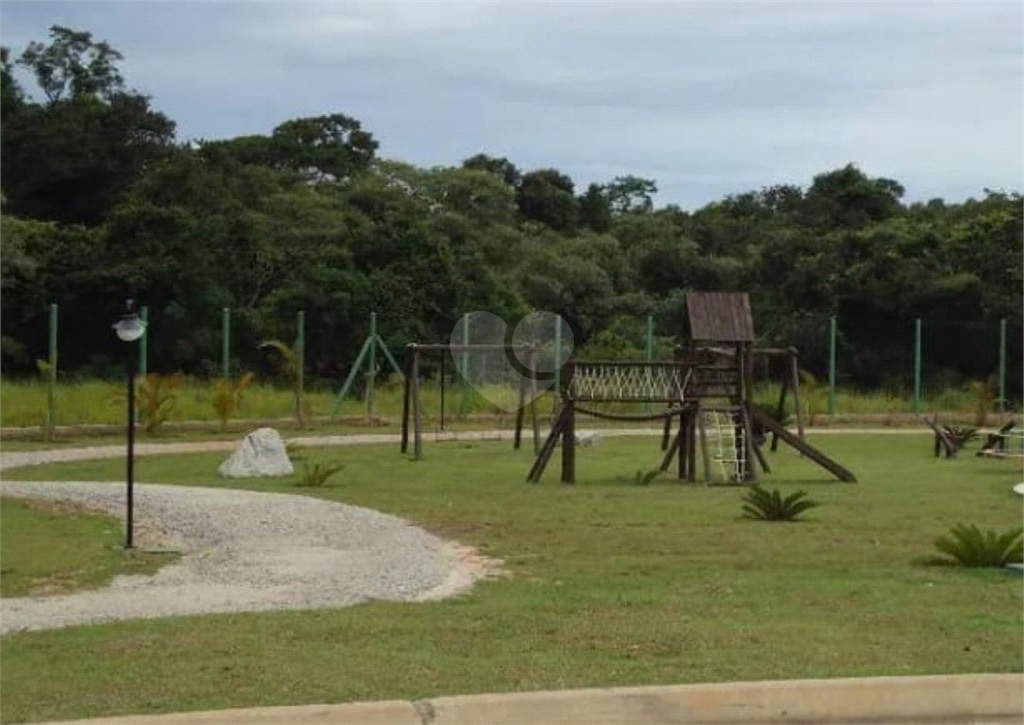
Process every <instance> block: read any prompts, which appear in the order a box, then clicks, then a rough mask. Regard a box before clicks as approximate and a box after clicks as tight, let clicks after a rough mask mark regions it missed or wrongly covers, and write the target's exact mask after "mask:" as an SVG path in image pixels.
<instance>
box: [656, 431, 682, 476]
mask: <svg viewBox="0 0 1024 725" xmlns="http://www.w3.org/2000/svg"><path fill="white" fill-rule="evenodd" d="M682 434H683V431H682V429H681V428H680V430H679V432H678V433H676V435H675V437H674V438H673V439H672V442H671V443H670V444H669V445H668V446H667V448H668V450H667V451H666V453H665V455H664V457H663V458H662V459H661V470H662V471H667V470H668V467H669V466H670V465H671V464H672V459H673V458H674V457H675V455H676V451H677V450H679V437H680V436H681V435H682Z"/></svg>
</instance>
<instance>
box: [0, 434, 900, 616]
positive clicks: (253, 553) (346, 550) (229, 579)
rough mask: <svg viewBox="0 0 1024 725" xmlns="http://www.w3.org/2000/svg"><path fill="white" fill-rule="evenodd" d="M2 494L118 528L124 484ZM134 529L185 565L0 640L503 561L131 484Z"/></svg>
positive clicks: (288, 501)
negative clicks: (96, 513) (92, 513)
mask: <svg viewBox="0 0 1024 725" xmlns="http://www.w3.org/2000/svg"><path fill="white" fill-rule="evenodd" d="M821 432H825V431H821ZM829 432H832V431H829ZM836 432H838V431H836ZM886 432H896V431H893V430H891V429H890V430H886ZM654 434H660V430H658V429H653V428H648V429H643V428H639V429H638V428H634V429H620V430H607V429H601V430H600V435H602V436H619V435H654ZM509 437H511V432H510V431H473V432H460V433H447V434H430V435H428V436H425V439H426V440H428V441H430V440H433V441H437V440H456V439H463V440H480V439H493V440H497V439H508V438H509ZM294 440H295V442H296V443H299V444H301V445H306V446H332V445H358V444H372V443H376V444H382V443H396V442H397V441H398V436H396V435H389V434H383V435H354V436H324V437H310V438H298V439H294ZM237 445H238V443H237V441H206V442H188V443H171V444H141V445H139V446H138V447H137V448H136V453H137V454H138V455H149V454H156V453H192V452H201V451H230V450H233V449H234V448H235V447H236V446H237ZM123 455H124V447H123V446H102V447H94V448H69V449H57V450H50V451H16V452H11V453H4V454H2V455H0V470H2V469H8V468H11V467H14V466H22V465H37V464H42V463H50V462H57V461H73V460H86V459H91V458H109V457H120V456H123ZM0 492H2V493H3V494H11V495H21V496H30V497H33V498H44V499H52V500H68V501H73V502H76V503H79V504H82V505H84V506H87V507H90V508H95V509H98V510H103V511H107V512H109V513H112V514H114V515H116V516H118V517H119V518H120V519H122V520H123V518H124V509H125V503H124V484H123V482H120V481H119V482H113V483H104V482H13V481H4V482H3V484H2V486H0ZM135 526H136V541H137V544H138V545H139V546H141V547H146V548H150V547H159V548H167V549H173V550H175V551H179V552H181V553H182V554H183V557H182V559H180V560H179V561H178V562H177V563H175V564H171V565H168V566H166V567H164V568H162V569H161V570H160V571H159V572H157V573H156V574H155V575H153V576H142V575H139V576H122V577H118V578H116V579H115V580H114V582H113V583H112V584H111V585H110V586H108V587H106V588H104V589H100V590H94V591H87V592H78V593H75V594H69V595H58V596H39V597H23V598H15V599H7V598H5V599H2V600H0V607H2V609H0V633H7V632H13V631H19V630H34V629H53V628H59V627H66V626H71V625H77V624H90V623H99V622H106V621H111V620H117V619H144V618H152V617H164V616H183V615H193V614H208V613H218V612H242V611H267V610H274V609H315V608H327V607H341V606H348V605H352V604H357V603H359V602H365V601H369V600H389V601H425V600H430V599H440V598H443V597H447V596H452V595H454V594H457V593H459V592H463V591H466V590H467V589H469V588H471V587H472V586H473V584H474V583H475V582H476V581H478V580H479V579H481V578H485V577H488V576H493V575H496V574H499V573H500V571H501V569H500V562H498V561H495V560H491V559H486V558H484V557H482V556H480V555H479V554H477V553H476V552H474V551H473V550H472V549H469V548H466V547H462V546H460V545H458V544H456V543H454V542H448V541H444V540H442V539H440V538H438V537H436V536H433V535H431V534H428V533H427V532H425V531H423V530H422V529H419V528H417V527H415V526H412V525H411V524H409V523H408V522H406V521H404V520H402V519H399V518H397V517H394V516H389V515H387V514H382V513H379V512H377V511H373V510H371V509H366V508H360V507H356V506H348V505H345V504H341V503H336V502H332V501H325V500H322V499H318V498H313V497H310V496H299V495H288V494H279V493H258V492H253V491H241V490H235V489H221V488H197V487H191V486H188V487H186V486H169V485H147V484H137V485H136V486H135Z"/></svg>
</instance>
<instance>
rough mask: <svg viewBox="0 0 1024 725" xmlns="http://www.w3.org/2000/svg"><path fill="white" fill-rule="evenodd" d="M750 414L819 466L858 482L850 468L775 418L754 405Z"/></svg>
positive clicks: (839, 476) (852, 481)
mask: <svg viewBox="0 0 1024 725" xmlns="http://www.w3.org/2000/svg"><path fill="white" fill-rule="evenodd" d="M750 415H751V417H752V418H753V419H754V420H756V421H757V422H758V423H760V424H761V425H763V426H764V427H765V429H767V430H770V431H771V432H772V433H774V434H775V435H777V436H778V437H779V438H781V439H782V440H783V442H785V443H788V444H789V445H791V446H792V447H793V448H796V449H797V450H798V451H800V452H801V453H803V454H804V455H805V456H807V457H808V458H810V459H811V460H812V461H814V462H815V463H817V464H818V465H819V466H821V467H822V468H824V469H825V470H827V471H828V472H829V473H831V474H832V475H833V476H835V477H836V478H838V479H839V480H840V481H848V482H850V483H856V482H857V478H856V476H854V475H853V474H852V473H850V472H849V471H848V470H846V469H845V468H843V467H842V466H840V465H839V464H838V463H836V462H835V461H833V460H832V459H831V458H829V457H828V456H826V455H825V454H824V453H822V452H821V451H819V450H818V449H817V448H815V447H814V446H812V445H811V444H809V443H808V442H807V441H804V440H801V439H800V438H799V437H797V436H795V435H793V434H792V433H790V432H789V431H788V430H786V429H785V428H784V427H783V426H781V425H779V424H778V423H777V422H776V421H775V420H774V419H773V418H771V417H769V416H767V415H765V414H764V413H762V412H761V411H760V410H758V409H757V408H753V407H752V408H751V410H750Z"/></svg>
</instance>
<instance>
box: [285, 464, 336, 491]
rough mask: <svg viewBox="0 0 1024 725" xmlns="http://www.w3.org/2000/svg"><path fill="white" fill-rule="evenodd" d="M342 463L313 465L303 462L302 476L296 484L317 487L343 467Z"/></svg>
mask: <svg viewBox="0 0 1024 725" xmlns="http://www.w3.org/2000/svg"><path fill="white" fill-rule="evenodd" d="M344 467H345V466H344V465H343V464H341V463H325V464H323V465H321V464H319V463H314V464H313V465H312V466H310V465H309V463H307V462H306V461H303V463H302V477H301V478H300V479H299V480H298V482H296V484H295V485H296V486H307V487H310V488H317V487H320V486H323V485H324V484H326V483H327V479H328V478H330V477H331V476H333V475H334V474H335V473H337V472H338V471H340V470H341V469H343V468H344Z"/></svg>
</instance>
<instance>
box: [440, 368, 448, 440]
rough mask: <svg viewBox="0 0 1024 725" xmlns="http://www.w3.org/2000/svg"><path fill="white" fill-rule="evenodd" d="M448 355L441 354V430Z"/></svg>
mask: <svg viewBox="0 0 1024 725" xmlns="http://www.w3.org/2000/svg"><path fill="white" fill-rule="evenodd" d="M446 357H448V356H447V355H446V354H444V353H441V430H442V431H443V430H444V376H445V358H446Z"/></svg>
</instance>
